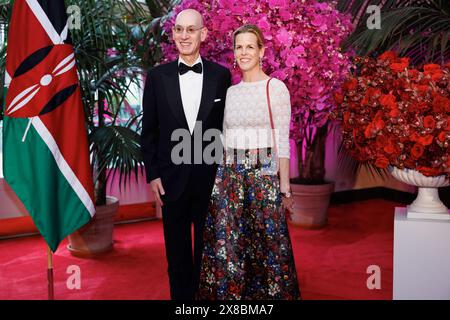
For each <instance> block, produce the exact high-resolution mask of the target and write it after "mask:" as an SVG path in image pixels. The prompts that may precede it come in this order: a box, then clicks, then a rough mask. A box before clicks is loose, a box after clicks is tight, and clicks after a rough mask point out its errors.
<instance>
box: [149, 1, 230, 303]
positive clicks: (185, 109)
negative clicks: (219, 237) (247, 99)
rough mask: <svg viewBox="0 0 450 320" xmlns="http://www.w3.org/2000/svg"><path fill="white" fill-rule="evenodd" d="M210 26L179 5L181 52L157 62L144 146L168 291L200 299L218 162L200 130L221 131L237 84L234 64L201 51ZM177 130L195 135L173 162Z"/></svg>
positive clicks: (175, 36) (179, 296)
mask: <svg viewBox="0 0 450 320" xmlns="http://www.w3.org/2000/svg"><path fill="white" fill-rule="evenodd" d="M207 31H208V30H207V29H206V27H205V26H204V25H203V18H202V16H201V15H200V13H199V12H198V11H196V10H193V9H187V10H184V11H182V12H180V13H179V14H178V16H177V18H176V22H175V26H174V28H173V40H174V41H175V44H176V46H177V49H178V52H179V58H178V60H177V61H174V62H171V63H167V64H163V65H159V66H157V67H155V68H153V69H151V70H150V71H149V72H148V74H147V80H146V84H145V89H144V99H143V110H144V113H143V120H142V136H141V143H142V152H143V155H144V164H145V170H146V175H147V183H150V187H151V190H152V191H153V193H154V196H155V199H156V201H157V202H158V203H159V204H160V205H161V206H162V214H163V225H164V240H165V244H166V256H167V262H168V272H169V281H170V293H171V298H172V299H175V300H192V299H194V295H195V291H196V290H197V288H198V283H199V277H200V263H201V254H202V249H203V248H202V247H203V243H202V232H203V225H204V222H205V216H206V212H207V209H208V203H209V198H210V196H211V191H212V187H213V185H214V179H215V175H216V171H217V166H218V164H217V163H213V164H207V163H205V161H204V159H203V150H204V148H205V146H206V145H207V144H208V143H210V142H208V143H207V142H203V141H202V137H203V133H204V132H205V131H206V130H208V129H216V130H220V131H221V130H222V122H223V114H224V108H225V97H226V91H227V89H228V87H229V86H230V85H231V76H230V72H229V71H228V69H226V68H224V67H222V66H220V65H218V64H216V63H213V62H210V61H207V60H205V59H202V58H201V57H200V44H201V42H203V41H205V39H206V36H207ZM175 131H176V132H177V133H180V132H182V133H183V132H185V133H187V137H188V139H187V140H190V141H183V143H186V142H187V143H189V145H190V147H189V150H190V151H191V154H189V152H188V153H187V155H184V154H183V155H184V156H187V157H188V158H190V159H191V161H187V162H186V161H185V163H181V164H178V163H179V162H178V161H174V159H173V156H174V155H173V150H174V147H175V146H176V145H178V144H179V143H180V141H179V140H177V139H175V141H173V140H174V137H179V135H178V134H176V135H174V136H172V135H173V134H174V132H175ZM185 136H186V135H185ZM199 137H200V141H198V140H199V139H198V138H199ZM194 138H195V140H194ZM215 142H216V143H217V141H215ZM195 144H197V145H198V144H200V146H201V147H200V148H199V147H194V146H195ZM200 152H201V154H200ZM195 153H197V154H195ZM194 158H196V159H197V160H198V159H201V161H200V162H201V163H198V161H195V162H194ZM192 223H193V224H194V254H193V253H192V239H191V225H192Z"/></svg>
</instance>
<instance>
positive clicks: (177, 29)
mask: <svg viewBox="0 0 450 320" xmlns="http://www.w3.org/2000/svg"><path fill="white" fill-rule="evenodd" d="M200 29H203V26H201V27H199V28H195V27H194V26H189V27H187V28H183V27H182V26H175V27H173V32H175V33H176V34H182V33H183V31H184V30H186V33H187V34H188V35H193V34H194V33H195V31H198V30H200Z"/></svg>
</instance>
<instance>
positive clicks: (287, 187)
mask: <svg viewBox="0 0 450 320" xmlns="http://www.w3.org/2000/svg"><path fill="white" fill-rule="evenodd" d="M280 191H281V193H287V192H291V186H290V185H284V186H281V187H280Z"/></svg>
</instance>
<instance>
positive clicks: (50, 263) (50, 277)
mask: <svg viewBox="0 0 450 320" xmlns="http://www.w3.org/2000/svg"><path fill="white" fill-rule="evenodd" d="M47 284H48V300H55V297H54V294H53V253H52V250H51V249H50V247H49V246H48V245H47Z"/></svg>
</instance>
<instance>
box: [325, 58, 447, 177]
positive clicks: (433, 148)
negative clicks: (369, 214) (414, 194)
mask: <svg viewBox="0 0 450 320" xmlns="http://www.w3.org/2000/svg"><path fill="white" fill-rule="evenodd" d="M355 66H356V68H357V70H358V72H357V75H356V76H352V77H350V78H348V79H347V80H346V81H345V82H344V84H343V85H342V88H341V90H340V91H338V92H335V93H334V100H335V102H336V104H337V109H336V110H335V112H334V113H333V115H332V118H334V119H335V120H338V121H339V122H340V123H341V128H342V134H343V143H344V147H345V148H346V149H347V150H348V151H349V152H350V155H351V156H352V157H354V158H355V159H356V160H358V161H360V162H370V163H372V164H374V165H375V166H376V167H378V168H381V169H385V168H387V166H389V165H392V166H395V167H398V168H400V169H403V168H408V169H413V170H416V171H419V172H421V173H422V174H423V175H425V176H437V175H442V174H446V175H447V177H450V157H449V149H450V148H449V144H450V63H447V64H446V65H444V66H440V65H437V64H426V65H424V66H423V70H419V69H415V68H412V67H411V66H409V59H408V58H399V57H398V56H397V55H396V54H395V53H394V52H391V51H388V52H385V53H384V54H382V55H381V56H379V57H378V58H377V59H374V58H368V57H358V58H356V59H355Z"/></svg>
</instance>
